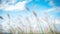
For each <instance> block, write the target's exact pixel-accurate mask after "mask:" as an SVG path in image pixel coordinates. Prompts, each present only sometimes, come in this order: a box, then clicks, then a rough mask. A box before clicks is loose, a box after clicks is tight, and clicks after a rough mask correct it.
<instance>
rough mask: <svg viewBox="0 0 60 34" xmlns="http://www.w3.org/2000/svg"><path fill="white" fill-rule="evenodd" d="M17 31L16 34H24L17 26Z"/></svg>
mask: <svg viewBox="0 0 60 34" xmlns="http://www.w3.org/2000/svg"><path fill="white" fill-rule="evenodd" d="M17 30H18V34H24V31H23V30H22V29H21V28H20V27H18V26H17Z"/></svg>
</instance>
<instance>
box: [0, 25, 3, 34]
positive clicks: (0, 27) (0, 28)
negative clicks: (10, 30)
mask: <svg viewBox="0 0 60 34" xmlns="http://www.w3.org/2000/svg"><path fill="white" fill-rule="evenodd" d="M1 33H3V29H2V25H1V24H0V34H1Z"/></svg>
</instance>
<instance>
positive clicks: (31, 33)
mask: <svg viewBox="0 0 60 34" xmlns="http://www.w3.org/2000/svg"><path fill="white" fill-rule="evenodd" d="M26 20H27V21H28V22H29V27H30V33H29V34H33V32H32V27H31V22H30V21H29V19H28V17H26Z"/></svg>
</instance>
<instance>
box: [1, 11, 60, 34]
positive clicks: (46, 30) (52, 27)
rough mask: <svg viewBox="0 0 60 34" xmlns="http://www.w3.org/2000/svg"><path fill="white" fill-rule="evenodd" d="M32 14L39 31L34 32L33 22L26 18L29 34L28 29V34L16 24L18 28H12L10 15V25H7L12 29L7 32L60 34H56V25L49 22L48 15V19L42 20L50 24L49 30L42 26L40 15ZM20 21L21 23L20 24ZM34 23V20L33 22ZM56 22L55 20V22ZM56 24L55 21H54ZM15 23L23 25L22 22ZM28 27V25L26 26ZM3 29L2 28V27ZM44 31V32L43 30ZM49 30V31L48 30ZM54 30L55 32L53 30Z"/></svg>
mask: <svg viewBox="0 0 60 34" xmlns="http://www.w3.org/2000/svg"><path fill="white" fill-rule="evenodd" d="M32 13H33V15H34V17H35V18H36V22H37V27H38V30H34V31H33V28H32V24H31V21H30V20H29V17H26V20H27V22H28V23H29V30H28V31H29V32H27V29H28V28H27V29H26V32H25V31H24V28H21V27H19V26H17V25H16V24H15V25H16V26H17V27H15V26H11V24H10V15H9V14H7V16H8V18H9V20H8V23H7V25H8V26H9V27H10V28H9V29H8V30H7V31H8V32H7V33H11V34H60V33H57V32H56V27H55V25H54V24H53V23H52V21H49V19H48V18H50V16H48V15H47V14H46V17H45V18H46V19H42V18H41V19H42V20H44V21H45V22H46V23H47V24H48V26H49V28H44V26H42V24H41V23H43V21H42V20H41V19H40V18H38V15H37V14H36V13H35V11H32ZM0 18H1V19H2V18H3V17H0ZM17 19H18V17H17ZM18 21H19V22H18ZM32 21H33V20H32ZM53 21H54V20H53ZM54 22H55V21H54ZM15 23H17V24H18V25H20V24H21V23H23V22H22V21H21V20H19V19H18V20H17V21H16V22H15ZM26 25H27V24H26ZM22 27H23V24H22ZM0 28H1V27H0ZM43 29H44V30H43ZM48 29H49V30H48ZM53 29H54V30H53ZM0 33H3V32H2V29H0Z"/></svg>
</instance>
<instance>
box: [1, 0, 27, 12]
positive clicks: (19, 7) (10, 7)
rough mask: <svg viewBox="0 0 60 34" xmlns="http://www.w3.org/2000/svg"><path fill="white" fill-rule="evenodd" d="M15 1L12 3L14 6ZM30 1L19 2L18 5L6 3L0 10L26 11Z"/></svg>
mask: <svg viewBox="0 0 60 34" xmlns="http://www.w3.org/2000/svg"><path fill="white" fill-rule="evenodd" d="M14 2H15V1H14V0H13V1H12V4H13V3H14ZM27 2H28V1H22V2H18V3H17V4H16V5H8V3H4V4H1V5H0V9H2V10H5V11H14V10H24V9H25V5H26V3H27Z"/></svg>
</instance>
